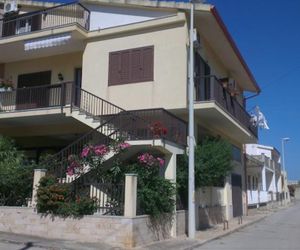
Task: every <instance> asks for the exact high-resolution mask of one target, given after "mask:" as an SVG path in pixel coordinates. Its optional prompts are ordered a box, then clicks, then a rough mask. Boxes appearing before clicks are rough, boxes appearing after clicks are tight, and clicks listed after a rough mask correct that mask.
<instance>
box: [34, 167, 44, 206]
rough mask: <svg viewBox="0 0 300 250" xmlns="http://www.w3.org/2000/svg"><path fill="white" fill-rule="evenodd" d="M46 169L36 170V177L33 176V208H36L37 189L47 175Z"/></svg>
mask: <svg viewBox="0 0 300 250" xmlns="http://www.w3.org/2000/svg"><path fill="white" fill-rule="evenodd" d="M46 172H47V170H46V169H35V170H34V176H33V188H32V200H31V207H36V203H37V199H36V194H37V189H38V185H39V183H40V180H41V179H42V178H43V177H44V176H45V175H46Z"/></svg>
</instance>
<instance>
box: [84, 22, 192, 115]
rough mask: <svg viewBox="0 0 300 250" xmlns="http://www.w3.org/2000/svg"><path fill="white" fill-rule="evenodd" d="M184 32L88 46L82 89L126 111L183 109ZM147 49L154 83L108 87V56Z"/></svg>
mask: <svg viewBox="0 0 300 250" xmlns="http://www.w3.org/2000/svg"><path fill="white" fill-rule="evenodd" d="M177 25H178V24H177ZM186 31H187V28H186V26H182V24H181V26H177V27H171V28H170V29H164V30H160V31H152V32H147V33H141V34H131V35H129V34H124V37H115V38H109V39H106V40H97V41H92V42H89V43H87V46H86V49H85V51H84V54H83V88H85V89H87V90H88V91H91V92H92V93H94V94H96V95H99V96H100V97H102V98H104V99H107V100H109V101H111V102H112V103H114V104H117V105H119V106H121V107H123V108H125V109H143V108H154V107H164V108H166V109H168V108H177V107H186V85H187V84H186V83H187V48H186V37H187V33H186ZM149 45H154V81H153V82H142V83H134V84H125V85H117V86H110V87H108V64H109V60H108V59H109V52H112V51H118V50H124V49H130V48H137V47H143V46H149Z"/></svg>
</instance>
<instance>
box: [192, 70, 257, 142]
mask: <svg viewBox="0 0 300 250" xmlns="http://www.w3.org/2000/svg"><path fill="white" fill-rule="evenodd" d="M201 79H204V80H207V81H205V82H202V81H200V82H199V80H201ZM197 80H198V81H197ZM201 84H204V86H202V85H201ZM195 86H196V99H195V101H211V100H214V101H216V102H217V103H218V104H219V105H221V107H222V108H223V109H224V110H225V111H227V112H228V113H229V114H230V115H232V116H233V117H234V118H236V119H237V121H238V122H239V123H241V125H243V126H245V127H246V128H247V129H248V130H249V131H250V132H251V133H252V134H253V135H254V136H255V137H257V134H258V132H257V127H255V126H253V125H252V124H251V122H250V119H251V116H250V114H249V113H248V112H247V111H246V109H245V107H244V106H242V105H241V103H240V102H238V101H237V99H236V97H234V96H231V93H230V92H229V91H228V89H226V88H224V87H223V86H222V84H221V83H220V81H219V79H218V78H217V77H216V76H215V75H205V76H198V77H196V84H195ZM203 89H205V91H204V93H203V91H202V90H203ZM201 91H202V92H201ZM199 93H200V94H201V96H200V95H199V96H197V94H199Z"/></svg>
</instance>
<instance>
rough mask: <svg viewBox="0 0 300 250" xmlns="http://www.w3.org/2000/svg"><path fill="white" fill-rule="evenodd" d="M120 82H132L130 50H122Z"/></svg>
mask: <svg viewBox="0 0 300 250" xmlns="http://www.w3.org/2000/svg"><path fill="white" fill-rule="evenodd" d="M120 64H121V66H120V83H128V82H130V67H131V66H130V50H125V51H122V52H121V60H120Z"/></svg>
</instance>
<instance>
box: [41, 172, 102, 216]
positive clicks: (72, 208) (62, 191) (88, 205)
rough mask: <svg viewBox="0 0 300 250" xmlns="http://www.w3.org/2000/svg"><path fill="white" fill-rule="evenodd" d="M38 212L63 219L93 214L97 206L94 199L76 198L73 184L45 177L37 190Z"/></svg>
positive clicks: (52, 177)
mask: <svg viewBox="0 0 300 250" xmlns="http://www.w3.org/2000/svg"><path fill="white" fill-rule="evenodd" d="M37 210H38V212H39V213H45V214H52V215H58V216H62V217H68V216H74V217H78V216H83V215H90V214H93V213H94V212H95V211H96V210H97V204H96V200H94V199H90V198H88V197H80V196H75V195H74V194H73V192H72V183H57V182H56V179H55V177H54V176H45V177H43V178H42V179H41V180H40V185H39V188H38V190H37Z"/></svg>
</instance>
